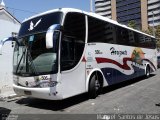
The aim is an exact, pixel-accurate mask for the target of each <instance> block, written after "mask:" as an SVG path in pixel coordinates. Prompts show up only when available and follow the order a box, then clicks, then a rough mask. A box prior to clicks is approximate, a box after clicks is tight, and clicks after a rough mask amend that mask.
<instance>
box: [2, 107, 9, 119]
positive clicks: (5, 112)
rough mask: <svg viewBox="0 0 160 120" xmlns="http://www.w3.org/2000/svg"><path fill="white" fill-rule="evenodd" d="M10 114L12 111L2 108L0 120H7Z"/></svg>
mask: <svg viewBox="0 0 160 120" xmlns="http://www.w3.org/2000/svg"><path fill="white" fill-rule="evenodd" d="M10 112H11V110H10V109H7V108H3V107H0V120H6V119H7V117H8V116H9V114H10Z"/></svg>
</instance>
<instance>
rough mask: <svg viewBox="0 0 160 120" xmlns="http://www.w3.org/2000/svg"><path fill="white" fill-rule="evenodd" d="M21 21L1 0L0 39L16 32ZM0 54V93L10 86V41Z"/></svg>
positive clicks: (11, 51) (11, 50)
mask: <svg viewBox="0 0 160 120" xmlns="http://www.w3.org/2000/svg"><path fill="white" fill-rule="evenodd" d="M20 25H21V23H20V22H19V21H18V20H17V19H16V18H15V17H14V16H13V15H11V14H10V13H9V12H8V11H7V10H6V7H5V4H4V2H3V0H2V1H1V3H0V41H1V40H3V39H4V38H7V37H10V36H12V33H18V31H19V28H20ZM1 52H2V53H1V55H0V68H1V69H0V75H1V77H0V93H2V92H3V90H4V89H9V87H11V86H12V78H13V76H12V59H13V58H12V57H13V47H12V42H6V44H4V46H3V47H2V51H1Z"/></svg>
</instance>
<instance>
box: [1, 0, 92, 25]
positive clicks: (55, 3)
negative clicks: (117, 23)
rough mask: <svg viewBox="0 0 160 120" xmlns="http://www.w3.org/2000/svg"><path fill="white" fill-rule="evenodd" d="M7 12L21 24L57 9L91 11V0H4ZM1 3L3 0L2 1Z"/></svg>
mask: <svg viewBox="0 0 160 120" xmlns="http://www.w3.org/2000/svg"><path fill="white" fill-rule="evenodd" d="M3 1H4V3H5V5H6V8H7V10H8V11H9V12H10V13H11V14H13V15H14V16H15V17H16V18H17V19H18V20H19V21H20V22H22V21H23V20H24V19H25V18H28V17H30V16H33V15H35V14H37V13H41V12H45V11H47V10H51V9H56V8H63V7H67V8H77V9H81V10H84V11H89V10H90V0H3ZM0 2H1V0H0Z"/></svg>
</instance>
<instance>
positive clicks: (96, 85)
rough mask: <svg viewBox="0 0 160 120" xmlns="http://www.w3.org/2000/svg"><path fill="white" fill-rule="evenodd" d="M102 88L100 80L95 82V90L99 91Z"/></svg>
mask: <svg viewBox="0 0 160 120" xmlns="http://www.w3.org/2000/svg"><path fill="white" fill-rule="evenodd" d="M99 88H100V83H99V80H95V90H96V91H98V90H99Z"/></svg>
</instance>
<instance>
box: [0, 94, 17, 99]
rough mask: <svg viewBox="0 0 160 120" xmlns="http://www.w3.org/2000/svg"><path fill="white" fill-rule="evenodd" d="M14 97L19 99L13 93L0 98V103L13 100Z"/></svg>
mask: <svg viewBox="0 0 160 120" xmlns="http://www.w3.org/2000/svg"><path fill="white" fill-rule="evenodd" d="M16 97H20V96H18V95H17V94H15V93H13V94H11V95H8V96H0V101H6V100H10V99H14V98H16Z"/></svg>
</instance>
